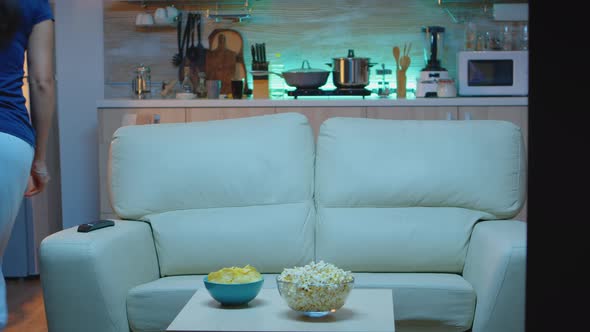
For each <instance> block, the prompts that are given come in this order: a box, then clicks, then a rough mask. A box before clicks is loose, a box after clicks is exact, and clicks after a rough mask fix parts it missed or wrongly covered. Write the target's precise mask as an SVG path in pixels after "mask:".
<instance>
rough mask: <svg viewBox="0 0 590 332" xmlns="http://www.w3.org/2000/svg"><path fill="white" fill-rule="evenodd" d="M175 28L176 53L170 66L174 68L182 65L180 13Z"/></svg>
mask: <svg viewBox="0 0 590 332" xmlns="http://www.w3.org/2000/svg"><path fill="white" fill-rule="evenodd" d="M176 18H177V26H176V37H177V43H178V53H176V54H174V56H173V57H172V65H173V66H174V67H178V66H180V64H181V63H182V13H178V16H177V17H176Z"/></svg>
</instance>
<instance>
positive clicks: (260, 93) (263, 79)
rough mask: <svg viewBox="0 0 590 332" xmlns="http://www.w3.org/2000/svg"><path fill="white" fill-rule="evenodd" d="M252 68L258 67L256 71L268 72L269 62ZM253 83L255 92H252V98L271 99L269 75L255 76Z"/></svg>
mask: <svg viewBox="0 0 590 332" xmlns="http://www.w3.org/2000/svg"><path fill="white" fill-rule="evenodd" d="M252 67H253V68H255V67H256V69H255V70H259V71H268V62H266V63H259V64H258V66H254V64H253V65H252ZM252 83H253V85H254V86H253V91H252V96H253V98H254V99H269V98H270V90H269V81H268V74H266V75H254V76H253V78H252Z"/></svg>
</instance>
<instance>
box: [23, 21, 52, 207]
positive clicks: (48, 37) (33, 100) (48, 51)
mask: <svg viewBox="0 0 590 332" xmlns="http://www.w3.org/2000/svg"><path fill="white" fill-rule="evenodd" d="M54 57H55V52H54V23H53V21H52V20H45V21H42V22H40V23H38V24H36V25H35V26H34V27H33V31H32V32H31V35H30V36H29V47H28V50H27V60H28V71H29V89H30V90H29V91H30V104H31V110H30V111H31V121H32V124H33V127H34V128H35V131H36V132H37V138H36V146H35V157H34V159H33V165H32V167H31V177H32V179H33V188H29V190H28V191H27V192H26V193H25V195H26V196H33V195H35V194H38V193H40V192H41V191H43V189H45V185H46V183H47V182H48V181H49V174H48V172H47V166H46V164H45V158H46V153H47V139H48V136H49V129H50V128H51V121H52V119H53V113H54V112H55V108H56V100H55V69H54V66H55V59H54Z"/></svg>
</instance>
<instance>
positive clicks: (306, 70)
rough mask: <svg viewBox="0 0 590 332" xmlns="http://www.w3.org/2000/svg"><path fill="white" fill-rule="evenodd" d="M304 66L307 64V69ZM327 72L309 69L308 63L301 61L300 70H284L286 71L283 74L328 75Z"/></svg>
mask: <svg viewBox="0 0 590 332" xmlns="http://www.w3.org/2000/svg"><path fill="white" fill-rule="evenodd" d="M306 64H307V68H305V65H306ZM329 72H330V71H329V70H324V69H317V68H311V66H310V65H309V61H307V60H303V62H302V63H301V68H297V69H290V70H286V71H284V72H283V74H286V73H292V74H298V73H329Z"/></svg>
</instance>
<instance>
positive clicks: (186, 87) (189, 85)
mask: <svg viewBox="0 0 590 332" xmlns="http://www.w3.org/2000/svg"><path fill="white" fill-rule="evenodd" d="M182 92H186V93H193V92H195V90H194V87H193V82H191V78H190V67H189V66H186V67H184V79H183V80H182Z"/></svg>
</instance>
